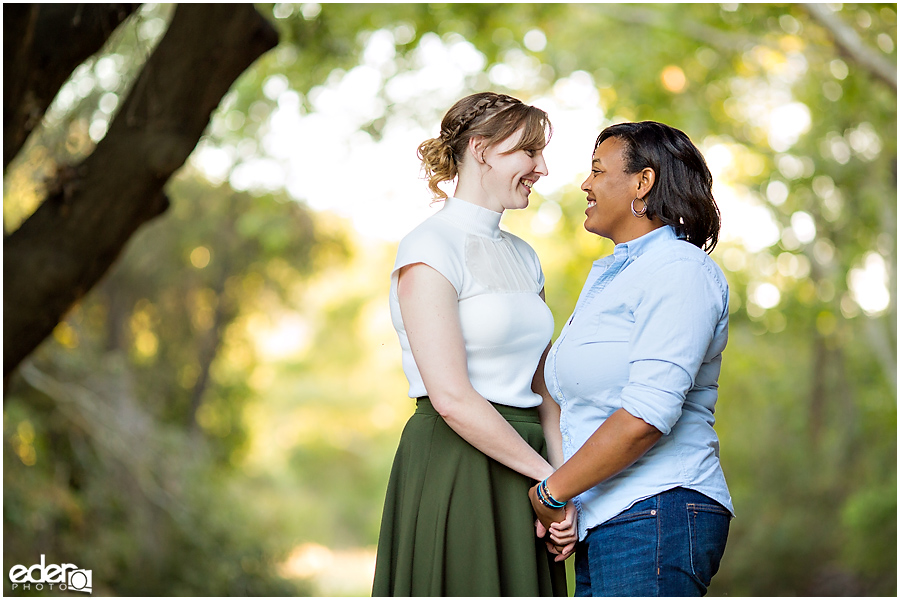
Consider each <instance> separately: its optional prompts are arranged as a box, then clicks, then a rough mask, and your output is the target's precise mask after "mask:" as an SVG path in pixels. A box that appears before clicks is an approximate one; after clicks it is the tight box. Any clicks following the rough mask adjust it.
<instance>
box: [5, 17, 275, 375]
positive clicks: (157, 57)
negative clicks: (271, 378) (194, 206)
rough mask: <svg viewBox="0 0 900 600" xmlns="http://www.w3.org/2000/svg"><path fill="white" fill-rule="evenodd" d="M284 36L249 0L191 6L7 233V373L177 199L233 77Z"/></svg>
mask: <svg viewBox="0 0 900 600" xmlns="http://www.w3.org/2000/svg"><path fill="white" fill-rule="evenodd" d="M277 43H278V34H277V33H276V32H275V30H274V29H273V28H272V26H271V25H270V24H269V23H268V22H267V21H266V20H265V19H264V18H263V17H262V15H260V14H259V13H258V12H256V10H255V9H254V8H253V6H252V5H250V4H183V5H179V6H178V8H177V9H176V11H175V15H174V17H173V19H172V23H171V25H170V26H169V30H168V32H167V33H166V35H165V37H164V38H163V39H162V40H161V41H160V43H159V45H158V46H157V48H156V51H155V52H154V53H153V55H152V56H151V57H150V58H149V59H148V60H147V63H146V65H145V66H144V69H143V71H142V72H141V75H140V77H139V79H138V81H137V82H136V84H135V86H134V88H133V90H132V92H131V94H130V96H129V97H128V99H127V100H126V101H125V103H124V105H123V106H122V109H121V110H120V112H119V113H118V115H117V116H116V118H115V119H114V120H113V122H112V123H111V125H110V128H109V131H108V133H107V135H106V137H105V138H104V139H103V140H101V141H100V143H99V144H98V145H97V148H96V149H95V150H94V152H93V154H91V155H90V156H89V157H88V158H86V159H85V160H84V161H83V162H82V163H81V164H80V165H78V166H76V167H73V168H72V169H71V174H70V177H69V179H68V181H67V182H66V183H65V184H64V185H61V186H59V187H58V189H56V190H55V193H52V194H51V195H50V196H49V197H48V198H47V199H46V200H45V201H44V203H43V204H42V205H41V206H40V207H39V208H38V210H37V211H35V213H34V214H33V215H32V216H31V217H30V218H29V219H28V220H27V221H25V222H24V223H23V224H22V226H21V227H20V228H19V229H17V230H16V231H15V232H13V233H12V234H11V235H10V236H8V237H7V238H6V239H5V240H4V242H3V249H4V253H3V281H4V286H5V289H4V295H3V324H4V329H3V372H4V377H7V376H8V375H9V373H10V372H11V371H12V370H13V369H14V368H15V367H16V366H17V365H18V364H19V363H20V362H21V360H22V359H23V358H24V357H25V356H27V355H28V354H29V353H31V352H32V351H33V350H34V349H35V348H36V347H37V346H38V344H40V342H41V341H43V340H44V338H46V337H47V336H48V335H49V334H50V333H51V332H52V331H53V328H54V327H55V326H56V324H57V323H58V322H59V320H60V319H61V318H62V317H63V316H64V315H65V313H66V312H67V311H68V310H69V308H70V307H71V306H72V305H73V304H74V303H75V302H77V301H78V300H79V299H80V298H81V297H82V296H83V295H84V294H85V293H87V291H88V290H90V289H91V287H93V285H94V284H95V283H97V281H98V280H99V279H100V278H101V277H102V276H103V274H104V273H106V271H107V270H108V269H109V267H110V266H111V265H112V263H113V261H114V260H115V259H116V257H117V256H118V255H119V253H120V252H121V251H122V249H123V247H124V246H125V244H126V242H127V241H128V239H129V238H130V237H131V236H132V235H133V234H134V232H135V231H136V230H137V229H138V227H140V226H141V225H142V224H143V223H145V222H147V221H149V220H150V219H152V218H153V217H155V216H157V215H159V214H161V213H162V212H164V211H165V210H166V208H167V207H168V200H167V199H166V197H165V195H164V194H163V191H162V190H163V186H164V185H165V183H166V181H167V180H168V179H169V177H170V176H171V175H172V174H173V173H174V172H175V171H176V170H177V169H178V168H180V167H181V165H182V164H184V161H185V160H186V159H187V157H188V155H190V153H191V152H192V151H193V149H194V146H195V145H196V144H197V140H198V139H199V138H200V136H201V135H202V133H203V130H204V129H205V128H206V126H207V124H208V122H209V117H210V115H211V114H212V111H213V110H214V109H215V108H216V106H217V105H218V104H219V102H220V101H221V99H222V96H224V95H225V93H226V92H227V91H228V89H229V88H230V87H231V85H232V83H233V82H234V80H235V79H237V77H238V76H239V75H240V74H241V73H242V72H243V71H244V70H245V69H246V68H247V67H248V66H250V64H251V63H253V61H254V60H256V59H257V58H258V57H259V56H260V55H262V54H263V53H265V52H266V51H268V50H270V49H271V48H273V47H274V46H275V45H276V44H277Z"/></svg>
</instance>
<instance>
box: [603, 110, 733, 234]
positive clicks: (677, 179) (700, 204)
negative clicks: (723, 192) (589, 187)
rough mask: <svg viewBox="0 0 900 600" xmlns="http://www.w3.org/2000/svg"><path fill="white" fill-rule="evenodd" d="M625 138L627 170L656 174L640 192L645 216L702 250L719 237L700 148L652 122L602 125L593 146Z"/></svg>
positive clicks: (709, 179) (718, 222) (717, 216)
mask: <svg viewBox="0 0 900 600" xmlns="http://www.w3.org/2000/svg"><path fill="white" fill-rule="evenodd" d="M612 137H614V138H618V139H620V140H622V141H623V142H624V143H625V151H624V156H623V159H624V163H625V172H626V173H638V172H639V171H642V170H644V169H646V168H648V167H649V168H651V169H653V171H654V173H656V182H655V183H654V184H653V188H652V189H651V190H650V192H649V193H648V194H647V195H646V196H645V197H644V202H645V203H646V205H647V217H648V218H649V217H654V216H655V217H657V218H658V219H659V220H660V221H662V222H663V223H665V224H666V225H671V226H672V227H674V228H675V231H676V233H677V234H678V235H679V236H683V237H684V238H685V239H686V240H687V241H688V242H690V243H692V244H694V245H695V246H697V247H698V248H701V249H703V250H705V251H706V252H712V251H713V248H715V247H716V244H717V243H718V241H719V229H720V228H721V217H720V214H719V207H718V206H717V205H716V200H715V198H713V194H712V182H713V181H712V174H711V173H710V172H709V168H708V167H707V166H706V160H704V158H703V155H702V154H701V153H700V150H698V149H697V147H696V146H695V145H694V144H693V142H691V140H690V138H689V137H688V136H687V135H686V134H685V133H684V132H683V131H680V130H678V129H675V128H674V127H670V126H669V125H665V124H663V123H657V122H656V121H641V122H639V123H618V124H616V125H611V126H609V127H607V128H606V129H604V130H603V131H602V132H601V133H600V135H599V136H598V137H597V143H596V144H594V149H595V150H596V149H597V147H598V146H599V145H600V144H601V143H603V140H605V139H608V138H612Z"/></svg>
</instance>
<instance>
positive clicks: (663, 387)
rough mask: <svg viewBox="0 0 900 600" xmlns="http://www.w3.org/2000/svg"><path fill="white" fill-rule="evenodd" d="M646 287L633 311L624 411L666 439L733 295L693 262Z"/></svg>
mask: <svg viewBox="0 0 900 600" xmlns="http://www.w3.org/2000/svg"><path fill="white" fill-rule="evenodd" d="M645 258H650V257H645ZM646 281H647V285H646V287H645V289H644V290H643V297H642V298H641V301H640V302H639V303H638V304H637V305H636V306H635V308H634V328H633V329H632V334H631V337H630V340H629V357H628V360H629V375H628V383H627V384H626V385H625V386H624V387H623V388H622V392H621V398H622V407H623V408H624V409H625V410H627V411H628V412H629V413H631V414H632V415H634V416H636V417H639V418H641V419H643V420H644V421H646V422H647V423H649V424H650V425H653V426H654V427H656V428H657V429H659V430H660V431H661V432H662V433H663V434H664V435H667V434H669V433H670V432H671V431H672V428H673V427H674V426H675V423H676V422H677V421H678V419H679V417H680V416H681V411H682V406H683V405H684V400H685V397H686V395H687V393H688V391H689V390H691V388H693V387H694V384H695V380H696V377H697V373H698V371H699V370H700V366H701V364H703V362H704V361H705V360H707V356H708V355H709V353H710V346H711V344H712V341H713V340H714V339H715V332H716V328H717V324H718V323H719V322H720V321H721V320H722V315H723V312H725V311H727V299H728V295H727V289H726V288H723V287H722V284H721V282H720V281H719V280H718V278H717V277H715V275H714V273H713V272H711V270H710V269H709V266H708V265H707V264H706V263H704V262H700V261H697V260H694V259H693V258H682V259H680V260H677V261H675V262H670V263H668V264H666V265H665V276H659V277H656V276H653V274H651V276H650V277H648V278H647V279H646Z"/></svg>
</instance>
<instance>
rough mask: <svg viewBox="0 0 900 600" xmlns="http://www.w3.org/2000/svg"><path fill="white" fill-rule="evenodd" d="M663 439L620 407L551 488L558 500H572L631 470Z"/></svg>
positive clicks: (550, 481) (554, 479) (552, 480)
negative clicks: (628, 469)
mask: <svg viewBox="0 0 900 600" xmlns="http://www.w3.org/2000/svg"><path fill="white" fill-rule="evenodd" d="M661 437H662V433H661V432H660V431H659V430H658V429H657V428H655V427H653V426H652V425H649V424H648V423H646V422H645V421H644V420H643V419H639V418H638V417H635V416H633V415H632V414H631V413H629V412H628V411H626V410H625V409H623V408H620V409H619V410H617V411H616V412H614V413H613V414H612V415H610V417H609V418H608V419H606V421H604V422H603V424H602V425H601V426H600V427H598V428H597V431H595V432H594V433H593V434H591V436H590V437H589V438H588V439H587V441H586V442H585V443H584V445H583V446H582V447H581V448H580V449H579V450H578V452H576V453H575V454H574V455H573V456H572V457H571V458H570V459H569V460H567V461H566V463H565V464H564V465H563V466H561V467H560V468H559V469H558V470H557V471H556V472H555V473H554V474H553V475H552V476H551V477H550V478H549V479H548V480H547V488H548V489H549V491H550V494H551V495H552V496H553V497H554V498H556V499H557V500H560V501H563V500H569V499H570V498H573V497H575V496H577V495H578V494H580V493H582V492H584V491H585V490H589V489H590V488H592V487H594V486H595V485H597V484H599V483H601V482H603V481H606V480H607V479H609V478H610V477H613V476H615V475H617V474H619V473H621V472H622V471H624V470H625V469H627V468H628V467H630V466H631V465H632V464H634V463H635V462H636V461H637V460H638V459H639V458H640V457H642V456H643V455H644V454H645V453H646V452H647V451H648V450H650V448H652V447H653V445H654V444H656V442H658V441H659V439H660V438H661Z"/></svg>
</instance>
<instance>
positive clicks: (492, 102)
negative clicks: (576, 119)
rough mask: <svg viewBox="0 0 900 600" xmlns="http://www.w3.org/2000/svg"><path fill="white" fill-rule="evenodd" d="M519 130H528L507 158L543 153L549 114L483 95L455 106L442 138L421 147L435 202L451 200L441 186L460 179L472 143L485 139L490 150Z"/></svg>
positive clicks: (446, 119) (504, 97) (447, 117)
mask: <svg viewBox="0 0 900 600" xmlns="http://www.w3.org/2000/svg"><path fill="white" fill-rule="evenodd" d="M519 129H523V130H524V131H523V133H522V138H521V139H520V140H519V143H518V144H516V146H515V147H514V148H512V149H510V150H508V151H506V152H505V153H504V154H512V153H513V152H516V151H517V150H523V149H524V150H530V151H538V150H543V149H544V147H545V146H546V145H547V142H549V141H550V135H551V134H552V127H551V125H550V118H549V117H548V116H547V113H545V112H544V111H543V110H541V109H539V108H537V107H535V106H529V105H527V104H523V103H522V101H521V100H518V99H516V98H513V97H512V96H507V95H505V94H496V93H494V92H481V93H478V94H472V95H471V96H466V97H465V98H463V99H462V100H460V101H458V102H457V103H456V104H454V105H453V106H452V107H451V108H450V110H448V111H447V114H446V115H444V119H443V120H442V121H441V133H440V135H439V136H438V137H436V138H432V139H430V140H425V141H424V142H422V143H421V144H419V149H418V156H419V158H420V159H421V160H422V168H423V169H424V170H425V176H426V178H427V179H428V188H429V189H430V190H431V192H432V193H433V194H434V197H435V199H437V200H444V199H446V198H447V194H446V193H444V191H443V190H441V189H440V188H439V187H438V184H439V183H441V182H442V181H452V180H453V179H454V178H455V177H456V176H457V175H458V173H459V165H460V164H461V163H462V161H463V159H464V157H465V155H466V148H467V147H468V145H469V140H470V139H472V138H473V137H475V136H482V137H484V138H485V140H486V141H487V147H488V148H490V147H491V146H494V145H496V144H499V143H500V142H502V141H503V140H505V139H506V138H508V137H509V136H511V135H512V134H514V133H515V132H517V131H518V130H519Z"/></svg>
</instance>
